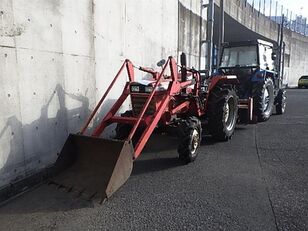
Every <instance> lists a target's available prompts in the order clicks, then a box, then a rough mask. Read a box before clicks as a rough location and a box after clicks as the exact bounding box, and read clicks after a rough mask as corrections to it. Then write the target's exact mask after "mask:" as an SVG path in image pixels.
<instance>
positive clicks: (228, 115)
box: [224, 97, 235, 131]
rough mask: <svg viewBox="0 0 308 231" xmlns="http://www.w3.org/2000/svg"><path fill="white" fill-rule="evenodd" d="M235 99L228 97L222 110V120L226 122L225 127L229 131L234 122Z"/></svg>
mask: <svg viewBox="0 0 308 231" xmlns="http://www.w3.org/2000/svg"><path fill="white" fill-rule="evenodd" d="M234 106H235V101H234V98H233V97H230V98H229V99H228V101H227V103H226V104H225V110H224V122H225V124H226V127H227V129H228V130H229V131H230V130H231V129H232V128H233V126H234V123H235V116H234V115H235V109H234V108H235V107H234Z"/></svg>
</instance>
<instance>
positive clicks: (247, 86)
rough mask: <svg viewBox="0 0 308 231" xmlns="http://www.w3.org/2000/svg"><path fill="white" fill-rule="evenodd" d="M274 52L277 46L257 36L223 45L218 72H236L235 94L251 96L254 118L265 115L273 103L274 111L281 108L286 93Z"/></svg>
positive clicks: (265, 118) (259, 118)
mask: <svg viewBox="0 0 308 231" xmlns="http://www.w3.org/2000/svg"><path fill="white" fill-rule="evenodd" d="M277 51H280V52H277ZM277 53H281V49H278V48H277V49H276V48H275V47H274V45H273V44H272V43H269V42H266V41H263V40H260V39H258V40H255V41H244V42H232V43H225V44H224V45H223V51H222V55H221V60H220V65H219V68H218V72H219V74H224V75H235V76H237V78H238V80H239V82H240V84H239V85H238V86H237V89H236V90H237V94H238V96H239V98H240V99H243V100H248V99H253V101H254V102H253V104H254V105H253V111H254V115H255V116H256V117H257V118H258V121H265V120H267V119H269V117H270V115H271V114H272V109H273V106H276V111H278V113H283V112H284V107H285V98H286V97H285V90H284V89H282V78H281V75H280V68H279V63H280V61H279V60H280V59H278V58H277Z"/></svg>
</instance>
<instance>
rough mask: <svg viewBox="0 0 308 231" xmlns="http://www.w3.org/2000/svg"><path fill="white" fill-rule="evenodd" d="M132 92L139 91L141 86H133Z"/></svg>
mask: <svg viewBox="0 0 308 231" xmlns="http://www.w3.org/2000/svg"><path fill="white" fill-rule="evenodd" d="M130 90H131V92H139V86H131V88H130Z"/></svg>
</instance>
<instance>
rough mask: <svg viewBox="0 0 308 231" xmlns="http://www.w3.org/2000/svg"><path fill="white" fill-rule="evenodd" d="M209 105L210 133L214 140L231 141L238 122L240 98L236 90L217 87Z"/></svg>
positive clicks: (212, 93)
mask: <svg viewBox="0 0 308 231" xmlns="http://www.w3.org/2000/svg"><path fill="white" fill-rule="evenodd" d="M210 94H211V95H210V98H209V105H208V110H209V112H208V115H209V123H208V127H209V132H210V134H211V135H212V136H213V138H214V139H216V140H219V141H227V140H229V139H231V137H232V135H233V133H234V129H235V125H236V120H237V112H238V97H237V95H236V92H235V90H233V89H230V88H224V87H216V88H215V89H214V90H213V91H212V92H211V93H210Z"/></svg>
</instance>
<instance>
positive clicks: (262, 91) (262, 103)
mask: <svg viewBox="0 0 308 231" xmlns="http://www.w3.org/2000/svg"><path fill="white" fill-rule="evenodd" d="M253 102H254V105H253V110H254V114H255V116H256V117H257V118H258V121H259V122H264V121H266V120H268V119H269V118H270V116H271V115H272V111H273V106H274V84H273V81H272V80H271V79H270V78H267V79H266V80H265V82H264V83H262V84H260V83H257V84H255V85H254V86H253Z"/></svg>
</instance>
